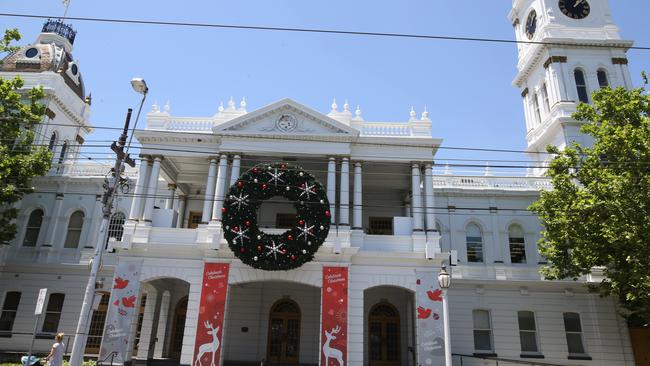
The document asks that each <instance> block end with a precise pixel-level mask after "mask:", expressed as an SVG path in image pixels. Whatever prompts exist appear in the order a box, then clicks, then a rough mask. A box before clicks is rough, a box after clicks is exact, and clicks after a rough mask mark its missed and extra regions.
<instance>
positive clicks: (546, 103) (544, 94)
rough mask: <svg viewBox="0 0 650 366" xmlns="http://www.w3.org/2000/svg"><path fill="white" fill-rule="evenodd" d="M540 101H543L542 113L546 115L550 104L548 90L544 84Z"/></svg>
mask: <svg viewBox="0 0 650 366" xmlns="http://www.w3.org/2000/svg"><path fill="white" fill-rule="evenodd" d="M541 90H542V100H543V101H544V111H545V112H546V113H548V112H549V111H550V110H551V104H550V103H549V101H548V88H547V87H546V83H543V84H542V89H541Z"/></svg>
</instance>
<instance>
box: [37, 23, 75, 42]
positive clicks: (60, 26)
mask: <svg viewBox="0 0 650 366" xmlns="http://www.w3.org/2000/svg"><path fill="white" fill-rule="evenodd" d="M41 32H42V33H56V34H58V35H60V36H61V37H65V38H66V39H67V40H68V41H69V42H70V44H73V43H74V38H75V37H76V36H77V32H76V31H75V30H74V29H72V26H70V25H69V24H65V23H63V21H61V20H52V19H48V20H47V22H45V24H43V29H42V30H41Z"/></svg>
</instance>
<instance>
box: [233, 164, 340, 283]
mask: <svg viewBox="0 0 650 366" xmlns="http://www.w3.org/2000/svg"><path fill="white" fill-rule="evenodd" d="M273 196H282V197H284V198H286V199H288V200H289V201H291V202H293V204H294V207H295V208H296V221H295V226H294V227H293V228H291V229H288V230H287V231H285V232H284V233H282V234H280V235H271V234H267V233H265V232H263V231H261V230H260V228H259V226H258V223H257V217H258V215H257V212H258V209H259V207H260V205H261V204H262V202H263V201H265V200H268V199H270V198H271V197H273ZM221 212H222V218H221V220H222V225H223V230H224V236H225V238H226V240H227V241H228V245H229V246H230V249H232V251H233V252H234V253H235V255H236V256H237V257H238V258H239V259H241V261H242V262H244V263H245V264H247V265H249V266H251V267H254V268H258V269H263V270H266V271H280V270H283V271H286V270H290V269H294V268H298V267H300V266H302V265H303V264H305V263H307V262H309V261H311V260H312V259H313V258H314V254H315V253H316V251H318V248H319V247H320V246H321V245H322V244H323V242H324V241H325V238H326V237H327V233H328V232H329V229H330V216H331V213H330V205H329V201H328V200H327V191H326V190H325V188H323V186H322V185H321V184H320V183H319V182H318V181H316V179H315V178H314V176H312V175H311V174H309V173H308V172H306V171H304V170H303V169H301V168H300V167H296V166H290V165H288V164H286V163H273V164H259V165H256V166H255V167H253V168H252V169H250V170H248V171H247V172H245V173H244V174H242V175H241V176H240V177H239V179H238V180H237V181H236V182H235V183H234V184H233V185H232V187H230V190H229V192H228V194H227V196H226V199H225V200H224V203H223V207H222V208H221Z"/></svg>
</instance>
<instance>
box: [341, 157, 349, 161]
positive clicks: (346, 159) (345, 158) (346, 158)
mask: <svg viewBox="0 0 650 366" xmlns="http://www.w3.org/2000/svg"><path fill="white" fill-rule="evenodd" d="M341 161H345V162H347V161H350V158H348V157H347V156H344V157H342V158H341Z"/></svg>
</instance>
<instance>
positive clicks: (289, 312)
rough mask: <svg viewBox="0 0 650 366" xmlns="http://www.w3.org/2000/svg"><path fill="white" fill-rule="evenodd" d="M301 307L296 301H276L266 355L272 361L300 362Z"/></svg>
mask: <svg viewBox="0 0 650 366" xmlns="http://www.w3.org/2000/svg"><path fill="white" fill-rule="evenodd" d="M299 350H300V307H298V304H296V303H295V302H294V301H292V300H289V299H282V300H279V301H276V302H275V304H273V306H272V307H271V311H270V313H269V335H268V341H267V346H266V357H267V360H268V361H269V362H271V363H281V364H287V363H298V352H299Z"/></svg>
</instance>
